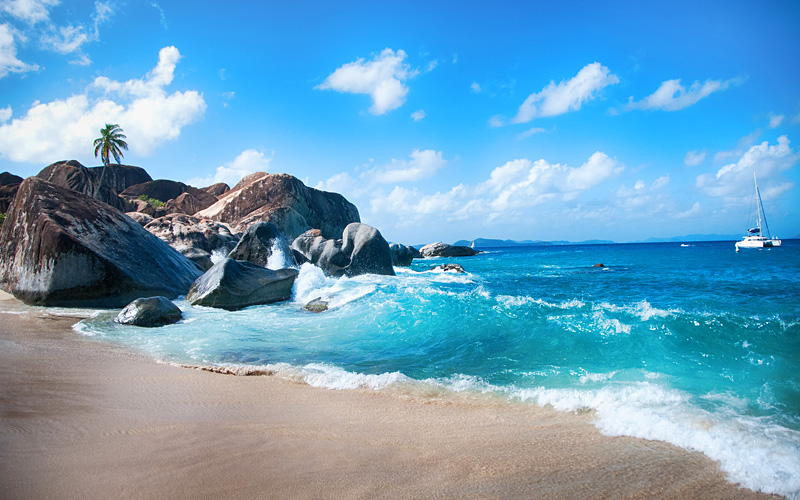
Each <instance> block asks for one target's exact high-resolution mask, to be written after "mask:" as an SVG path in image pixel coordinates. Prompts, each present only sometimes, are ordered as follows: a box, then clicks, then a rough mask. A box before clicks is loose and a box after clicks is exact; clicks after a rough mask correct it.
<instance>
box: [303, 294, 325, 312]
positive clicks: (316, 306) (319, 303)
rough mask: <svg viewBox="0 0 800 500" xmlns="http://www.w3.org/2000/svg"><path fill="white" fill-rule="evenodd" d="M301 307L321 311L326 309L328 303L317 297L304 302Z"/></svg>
mask: <svg viewBox="0 0 800 500" xmlns="http://www.w3.org/2000/svg"><path fill="white" fill-rule="evenodd" d="M303 309H305V310H306V311H311V312H315V313H321V312H325V311H327V310H328V303H327V302H325V301H324V300H322V298H321V297H317V298H316V299H314V300H312V301H311V302H309V303H308V304H306V305H305V307H304V308H303Z"/></svg>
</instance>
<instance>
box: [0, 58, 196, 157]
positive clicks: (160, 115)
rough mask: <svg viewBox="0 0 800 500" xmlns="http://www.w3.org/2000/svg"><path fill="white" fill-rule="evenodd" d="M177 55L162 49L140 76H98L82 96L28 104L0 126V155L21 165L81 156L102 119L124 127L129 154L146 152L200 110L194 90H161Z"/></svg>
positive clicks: (174, 134)
mask: <svg viewBox="0 0 800 500" xmlns="http://www.w3.org/2000/svg"><path fill="white" fill-rule="evenodd" d="M179 59H180V53H179V52H178V49H176V48H175V47H165V48H163V49H161V51H160V52H159V60H158V64H157V66H156V67H155V68H154V69H153V70H152V71H150V72H149V73H148V74H147V75H146V76H145V77H144V78H142V79H132V80H128V81H127V82H117V81H114V80H111V79H109V78H106V77H98V78H96V79H95V81H94V82H93V83H92V84H91V85H89V87H88V88H87V89H86V90H85V92H84V93H83V94H78V95H73V96H71V97H68V98H66V99H56V100H54V101H52V102H49V103H41V102H34V103H33V105H32V106H31V108H30V109H29V110H28V111H27V112H26V113H25V115H23V116H21V117H20V118H17V119H13V120H11V121H10V122H7V123H5V124H3V125H2V126H0V154H2V155H3V156H5V157H7V158H8V159H10V160H11V161H15V162H25V163H50V162H52V161H55V160H59V159H64V158H76V157H85V155H86V152H87V150H88V149H90V146H91V143H92V141H93V140H94V138H95V137H97V135H98V132H99V130H100V129H101V128H102V127H103V125H104V124H105V123H118V124H119V125H120V126H121V127H122V128H123V129H124V130H125V134H126V135H127V136H128V144H130V148H131V152H135V153H136V154H139V155H144V156H146V155H148V154H150V153H151V152H152V151H153V150H154V149H155V148H156V147H158V146H159V145H161V144H162V143H163V142H165V141H168V140H172V139H175V138H177V137H178V136H179V135H180V133H181V130H182V129H183V127H185V126H186V125H189V124H191V123H193V122H195V121H197V120H199V119H200V118H201V117H202V116H203V114H204V113H205V109H206V103H205V101H204V100H203V96H202V94H200V93H199V92H198V91H196V90H187V91H184V92H173V93H172V94H168V93H167V91H166V90H165V87H167V86H168V85H169V84H170V83H171V82H172V79H173V75H174V70H175V65H176V64H177V62H178V60H179ZM98 94H99V95H98Z"/></svg>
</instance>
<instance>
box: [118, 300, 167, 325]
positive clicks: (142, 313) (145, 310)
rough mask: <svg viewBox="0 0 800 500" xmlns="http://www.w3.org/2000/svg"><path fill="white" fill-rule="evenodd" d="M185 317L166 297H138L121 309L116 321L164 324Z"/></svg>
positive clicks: (128, 323) (127, 323)
mask: <svg viewBox="0 0 800 500" xmlns="http://www.w3.org/2000/svg"><path fill="white" fill-rule="evenodd" d="M181 318H183V313H181V310H180V309H178V306H176V305H175V304H173V303H172V302H171V301H170V300H169V299H167V298H166V297H161V296H158V297H147V298H143V299H136V300H134V301H133V302H131V303H130V304H128V305H127V306H125V308H124V309H123V310H122V311H120V313H119V314H118V315H117V317H116V318H114V322H115V323H120V324H122V325H135V326H146V327H155V326H164V325H171V324H172V323H177V322H178V321H180V320H181Z"/></svg>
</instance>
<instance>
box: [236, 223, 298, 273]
mask: <svg viewBox="0 0 800 500" xmlns="http://www.w3.org/2000/svg"><path fill="white" fill-rule="evenodd" d="M273 254H278V255H277V256H278V257H281V260H282V262H281V264H283V265H281V266H280V267H287V266H293V265H294V264H295V262H294V257H293V254H292V249H291V248H290V247H289V243H288V242H287V241H286V237H285V236H284V235H283V233H282V232H281V231H280V229H278V226H276V225H275V224H273V223H271V222H257V223H255V224H253V225H252V226H250V227H248V228H247V231H245V233H244V234H243V235H242V237H241V238H240V239H239V243H237V244H236V247H235V248H234V249H233V250H231V253H229V254H228V257H230V258H231V259H236V260H246V261H248V262H252V263H253V264H255V265H257V266H262V267H267V264H268V263H269V260H270V257H273ZM287 261H288V262H287Z"/></svg>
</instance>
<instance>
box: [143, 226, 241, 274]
mask: <svg viewBox="0 0 800 500" xmlns="http://www.w3.org/2000/svg"><path fill="white" fill-rule="evenodd" d="M144 228H145V229H146V230H147V231H149V232H150V233H152V234H153V235H155V236H156V237H158V238H159V239H160V240H161V241H163V242H164V243H166V244H168V245H169V246H171V247H172V248H174V249H175V250H177V251H179V252H180V253H182V254H183V255H184V256H186V257H187V258H188V259H190V260H192V261H193V262H195V263H197V264H198V265H199V266H200V267H202V268H203V269H206V270H207V269H209V268H210V267H211V266H212V262H211V255H212V254H213V253H214V252H217V253H219V254H221V255H223V256H224V255H227V254H228V252H230V251H231V249H232V248H233V247H235V246H236V243H237V242H238V241H239V238H238V236H237V235H234V234H233V233H232V232H231V230H230V228H229V227H228V226H226V225H225V224H220V223H219V222H215V221H212V220H209V219H200V218H197V217H194V216H191V215H186V214H169V215H165V216H163V217H159V218H157V219H153V220H152V221H150V222H148V223H147V224H146V225H145V226H144Z"/></svg>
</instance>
